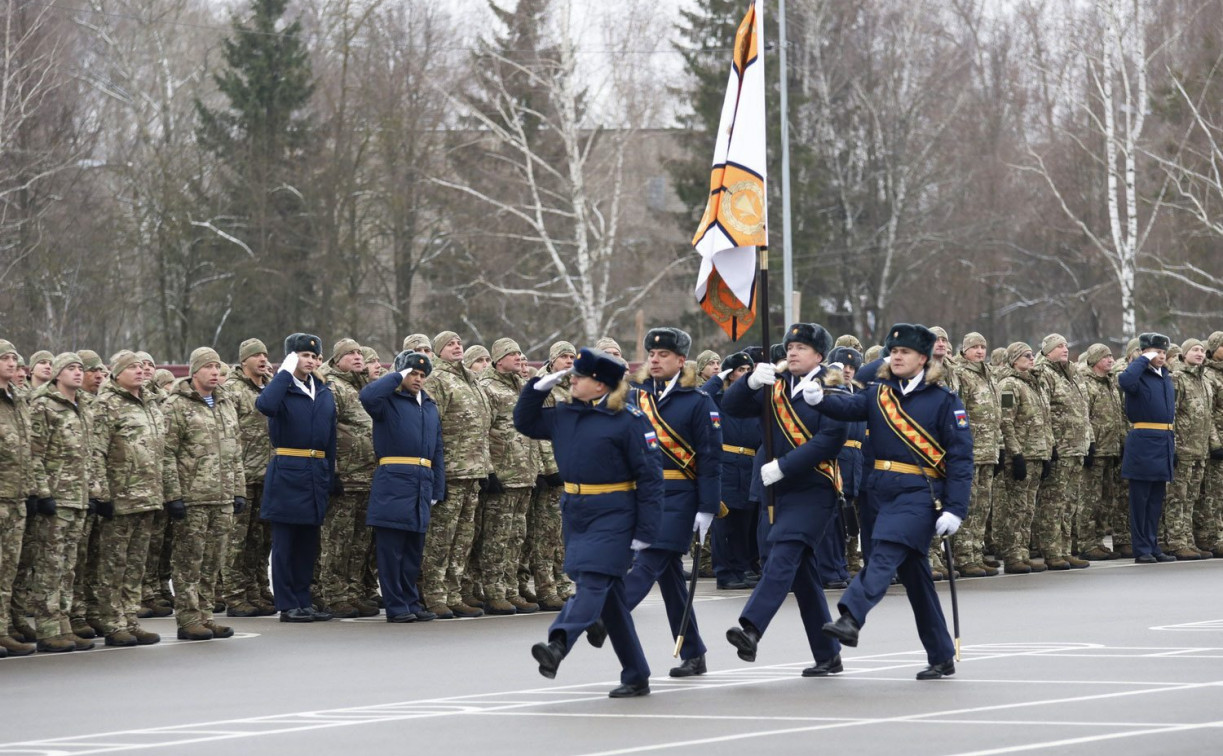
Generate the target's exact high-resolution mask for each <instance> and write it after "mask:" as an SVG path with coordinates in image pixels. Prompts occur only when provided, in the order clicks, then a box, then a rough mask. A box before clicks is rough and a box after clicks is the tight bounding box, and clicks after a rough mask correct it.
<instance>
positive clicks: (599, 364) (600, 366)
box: [573, 332, 682, 389]
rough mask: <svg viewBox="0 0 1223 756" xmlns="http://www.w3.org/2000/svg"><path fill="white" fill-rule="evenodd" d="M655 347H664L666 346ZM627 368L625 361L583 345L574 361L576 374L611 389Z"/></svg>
mask: <svg viewBox="0 0 1223 756" xmlns="http://www.w3.org/2000/svg"><path fill="white" fill-rule="evenodd" d="M681 333H682V332H681ZM647 343H648V342H647ZM655 348H656V349H664V348H665V347H655ZM627 370H628V366H627V365H625V364H624V363H623V362H621V361H620V360H617V359H616V358H615V357H612V356H611V355H610V354H608V353H607V352H604V351H601V350H598V349H587V348H586V347H582V351H580V352H578V356H577V359H576V360H574V361H573V374H574V375H582V376H585V377H587V378H593V379H594V380H596V381H598V382H599V383H602V384H603V385H605V386H607V387H608V388H611V389H614V388H616V387H617V386H619V385H620V381H621V380H622V379H623V378H624V373H625V372H626V371H627Z"/></svg>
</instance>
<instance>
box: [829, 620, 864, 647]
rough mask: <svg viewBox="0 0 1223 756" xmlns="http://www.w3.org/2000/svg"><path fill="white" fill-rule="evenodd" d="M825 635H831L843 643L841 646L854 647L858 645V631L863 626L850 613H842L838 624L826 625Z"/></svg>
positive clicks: (830, 623)
mask: <svg viewBox="0 0 1223 756" xmlns="http://www.w3.org/2000/svg"><path fill="white" fill-rule="evenodd" d="M823 629H824V635H830V636H832V637H833V638H836V639H837V640H839V641H841V645H844V646H849V647H851V648H852V647H854V646H856V645H858V631H859V630H861V629H862V626H861V625H859V624H858V623H857V621H856V620H854V618H853V616H852V615H851V614H850V613H849V612H845V611H843V612H841V616H840V617H837V621H836V622H825V623H824V628H823Z"/></svg>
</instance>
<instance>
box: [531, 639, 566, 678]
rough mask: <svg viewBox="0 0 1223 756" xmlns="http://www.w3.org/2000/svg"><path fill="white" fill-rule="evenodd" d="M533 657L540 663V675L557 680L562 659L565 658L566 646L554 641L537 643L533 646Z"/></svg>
mask: <svg viewBox="0 0 1223 756" xmlns="http://www.w3.org/2000/svg"><path fill="white" fill-rule="evenodd" d="M531 656H533V657H535V661H537V662H539V674H541V675H543V676H544V677H546V678H548V679H549V680H553V679H555V678H556V670H557V668H558V667H560V665H561V659H564V658H565V645H564V644H563V643H561V642H560V641H554V640H553V641H548V642H547V643H536V644H535V645H534V646H531Z"/></svg>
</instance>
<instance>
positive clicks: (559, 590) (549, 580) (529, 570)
mask: <svg viewBox="0 0 1223 756" xmlns="http://www.w3.org/2000/svg"><path fill="white" fill-rule="evenodd" d="M545 371H546V366H545V368H544V369H542V370H541V371H540V372H541V373H544V372H545ZM567 401H569V376H565V377H564V378H562V379H561V381H560V382H559V383H557V384H556V385H555V386H553V387H552V391H551V392H550V393H549V394H548V398H547V399H545V400H544V406H545V407H555V406H556V404H557V402H567ZM538 443H539V460H540V474H541V475H543V476H544V477H545V478H547V477H549V476H551V477H552V478H553V481H554V482H557V481H556V480H555V478H556V476H557V474H558V473H559V472H560V469H559V468H558V467H557V465H556V457H555V455H553V453H552V442H551V441H539V442H538ZM562 492H563V488H562V487H561V486H559V485H552V484H549V483H548V482H547V480H544V481H541V482H540V484H539V485H537V486H536V487H535V490H534V491H533V492H532V495H531V508H530V511H529V512H528V514H527V523H528V525H527V529H528V531H529V533H530V535H529V536H528V538H527V544H528V549H527V552H529V553H527V554H524V558H523V561H524V562H526V563H527V566H526V567H520V568H519V570H518V586H519V592H521V591H522V589H523V588H525V586H526V583H527V581H528V580H531V581H533V582H534V583H535V596H536V598H537V599H538V600H539V601H540V602H541V603H543V604H545V605H547V604H549V603H552V599H565V598H568V597H569V595H571V593H572V589H573V584H572V583H570V582H569V578H567V577H566V576H565V569H564V564H565V546H564V541H563V540H562V530H561V493H562Z"/></svg>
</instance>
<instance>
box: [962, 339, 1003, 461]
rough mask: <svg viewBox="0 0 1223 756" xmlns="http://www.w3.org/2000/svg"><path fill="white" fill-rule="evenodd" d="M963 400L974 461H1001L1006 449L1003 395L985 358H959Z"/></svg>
mask: <svg viewBox="0 0 1223 756" xmlns="http://www.w3.org/2000/svg"><path fill="white" fill-rule="evenodd" d="M955 373H956V381H957V383H958V384H959V387H960V401H962V402H964V409H965V410H967V411H968V424H969V426H970V427H971V429H972V456H973V462H974V463H976V464H978V465H984V464H989V463H993V462H997V461H998V452H999V450H1001V449H1002V446H1003V445H1002V397H1001V395H1000V394H999V392H998V384H997V383H996V382H995V381H994V377H993V376H992V375H991V374H990V371H989V370H988V368H987V367H986V365H985V363H984V362H970V361H968V360H959V361H957V362H956V364H955Z"/></svg>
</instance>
